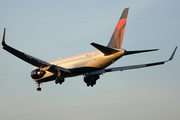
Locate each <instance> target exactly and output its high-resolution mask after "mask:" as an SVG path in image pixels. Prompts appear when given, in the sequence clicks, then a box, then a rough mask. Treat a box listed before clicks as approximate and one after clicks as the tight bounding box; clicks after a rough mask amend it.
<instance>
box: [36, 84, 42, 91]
mask: <svg viewBox="0 0 180 120" xmlns="http://www.w3.org/2000/svg"><path fill="white" fill-rule="evenodd" d="M40 84H41V83H38V88H37V91H41V87H40Z"/></svg>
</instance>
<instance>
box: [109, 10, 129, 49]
mask: <svg viewBox="0 0 180 120" xmlns="http://www.w3.org/2000/svg"><path fill="white" fill-rule="evenodd" d="M128 10H129V8H125V9H124V11H123V13H122V15H121V17H120V19H119V21H118V24H117V26H116V28H115V30H114V33H113V35H112V37H111V40H110V42H109V44H108V47H111V48H121V46H122V41H123V36H124V31H125V26H126V21H127V15H128Z"/></svg>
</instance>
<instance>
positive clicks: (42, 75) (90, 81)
mask: <svg viewBox="0 0 180 120" xmlns="http://www.w3.org/2000/svg"><path fill="white" fill-rule="evenodd" d="M128 11H129V8H125V9H124V11H123V13H122V15H121V17H120V19H119V21H118V23H117V26H116V28H115V30H114V32H113V35H112V37H111V39H110V41H109V43H108V45H107V46H104V45H100V44H97V43H94V42H93V43H91V45H92V46H93V47H95V48H96V49H97V50H95V51H91V52H87V53H83V54H79V55H75V56H71V57H67V58H63V59H59V60H55V61H52V62H46V61H43V60H41V59H38V58H36V57H33V56H31V55H28V54H26V53H23V52H21V51H19V50H17V49H15V48H13V47H11V46H9V45H7V44H6V42H5V33H6V28H4V32H3V37H2V46H3V49H4V50H6V51H8V52H9V53H11V54H13V55H15V56H16V57H18V58H20V59H22V60H24V61H25V62H27V63H29V64H31V65H33V66H35V68H34V69H33V70H32V72H31V78H32V79H33V80H34V81H35V82H36V83H37V84H38V87H37V91H41V87H40V85H41V84H42V83H44V82H49V81H55V83H56V84H58V83H59V84H62V83H63V82H64V81H65V78H67V77H74V76H79V75H84V82H85V83H86V84H87V86H91V87H93V86H94V85H95V84H96V81H97V80H98V79H99V78H100V75H102V74H104V73H108V72H115V71H124V70H130V69H138V68H144V67H150V66H156V65H162V64H164V63H166V62H168V61H171V60H172V59H173V57H174V55H175V52H176V49H177V47H175V49H174V51H173V53H172V55H171V56H170V58H169V59H168V60H166V61H160V62H154V63H148V64H139V65H130V66H123V67H114V68H107V67H108V66H110V65H111V64H113V63H114V62H115V61H117V60H118V59H120V58H121V57H123V56H126V55H131V54H137V53H143V52H150V51H157V50H158V49H150V50H135V51H127V50H125V49H122V48H121V46H122V41H123V36H124V31H125V26H126V22H127V16H128Z"/></svg>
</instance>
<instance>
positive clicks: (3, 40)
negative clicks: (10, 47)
mask: <svg viewBox="0 0 180 120" xmlns="http://www.w3.org/2000/svg"><path fill="white" fill-rule="evenodd" d="M5 35H6V28H4V32H3V37H2V45H3V46H6V43H5Z"/></svg>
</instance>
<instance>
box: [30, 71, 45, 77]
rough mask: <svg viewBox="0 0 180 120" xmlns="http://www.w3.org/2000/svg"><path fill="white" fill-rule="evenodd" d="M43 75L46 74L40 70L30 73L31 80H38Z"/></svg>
mask: <svg viewBox="0 0 180 120" xmlns="http://www.w3.org/2000/svg"><path fill="white" fill-rule="evenodd" d="M45 74H46V72H45V71H43V70H40V69H35V70H33V71H32V72H31V77H32V78H33V79H39V78H42V77H43V76H44V75H45Z"/></svg>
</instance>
